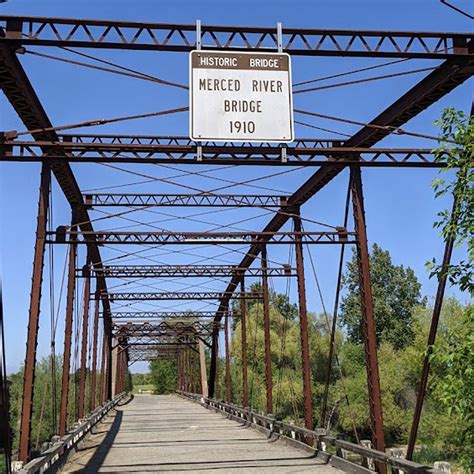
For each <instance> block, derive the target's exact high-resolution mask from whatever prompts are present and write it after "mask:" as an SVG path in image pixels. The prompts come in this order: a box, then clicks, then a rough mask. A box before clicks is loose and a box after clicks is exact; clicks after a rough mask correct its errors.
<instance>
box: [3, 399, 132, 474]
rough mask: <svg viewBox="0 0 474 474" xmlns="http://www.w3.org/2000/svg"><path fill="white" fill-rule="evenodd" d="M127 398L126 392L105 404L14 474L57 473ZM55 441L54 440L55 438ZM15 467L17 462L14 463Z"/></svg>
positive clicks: (13, 470)
mask: <svg viewBox="0 0 474 474" xmlns="http://www.w3.org/2000/svg"><path fill="white" fill-rule="evenodd" d="M125 396H126V392H123V393H121V394H120V395H117V396H116V397H115V398H114V399H113V400H111V401H109V402H107V403H105V404H104V405H102V406H101V407H99V408H97V409H96V410H94V411H93V412H92V413H91V414H90V415H88V416H87V417H86V418H84V420H83V421H82V423H79V424H75V425H74V427H73V428H72V430H71V431H69V432H68V433H67V434H66V435H65V436H64V437H63V438H62V439H61V438H59V437H58V438H59V439H58V440H57V441H52V442H51V443H48V444H50V446H49V448H48V449H46V450H45V451H43V452H42V453H41V454H40V455H39V456H38V457H36V458H34V459H32V460H31V461H30V462H29V463H27V464H25V465H24V466H23V467H21V468H19V469H12V472H14V473H20V474H36V473H43V472H56V471H57V469H59V467H60V466H61V465H62V464H63V463H64V462H65V461H66V457H67V455H68V454H69V453H70V452H71V451H72V450H73V449H74V448H75V447H76V446H77V444H78V443H79V442H80V441H81V440H82V439H83V438H84V436H85V435H86V434H87V433H89V431H90V430H91V429H92V428H93V427H94V426H95V425H96V424H97V423H99V421H101V420H102V418H103V417H104V416H105V415H106V414H107V413H108V412H109V411H110V410H111V409H112V408H114V407H115V406H116V405H117V403H118V402H119V401H120V400H122V399H123V398H124V397H125ZM53 439H54V438H53ZM12 464H13V467H15V466H14V464H15V462H14V463H12Z"/></svg>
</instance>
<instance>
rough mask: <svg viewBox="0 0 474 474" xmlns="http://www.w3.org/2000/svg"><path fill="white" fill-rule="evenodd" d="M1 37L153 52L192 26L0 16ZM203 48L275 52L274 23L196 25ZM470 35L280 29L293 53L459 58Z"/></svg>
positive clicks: (188, 41)
mask: <svg viewBox="0 0 474 474" xmlns="http://www.w3.org/2000/svg"><path fill="white" fill-rule="evenodd" d="M0 26H1V27H2V28H3V29H4V37H3V38H2V39H1V40H0V41H2V42H3V43H5V44H9V45H11V46H13V47H18V46H20V45H35V46H63V47H65V46H67V47H81V48H111V49H115V48H118V49H133V50H152V51H183V52H188V51H192V50H193V49H196V25H192V24H169V23H151V22H132V21H113V20H91V19H76V18H54V17H53V18H52V17H32V16H13V15H1V16H0ZM201 28H202V29H201V40H202V44H203V47H205V49H212V50H221V49H222V50H228V49H232V50H236V51H239V50H257V51H276V50H277V49H278V46H279V45H278V38H277V31H276V28H275V27H251V26H217V25H215V26H212V25H203V26H202V27H201ZM469 38H472V35H470V34H465V33H445V32H441V33H438V32H421V31H416V32H411V31H371V30H343V29H316V28H283V29H282V47H283V50H284V51H286V52H288V53H290V54H292V55H294V56H343V57H350V56H352V57H372V58H377V57H397V58H398V57H401V58H430V59H444V58H448V57H453V58H457V57H464V56H466V55H467V54H468V52H467V48H466V43H467V41H468V39H469Z"/></svg>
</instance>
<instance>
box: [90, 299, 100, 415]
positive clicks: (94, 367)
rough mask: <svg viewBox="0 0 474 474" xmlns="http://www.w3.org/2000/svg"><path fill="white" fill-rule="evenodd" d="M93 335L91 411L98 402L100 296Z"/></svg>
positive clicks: (96, 300) (95, 311)
mask: <svg viewBox="0 0 474 474" xmlns="http://www.w3.org/2000/svg"><path fill="white" fill-rule="evenodd" d="M92 330H93V335H92V376H91V398H90V404H89V411H94V410H95V405H96V400H97V349H98V348H97V345H98V343H99V334H98V332H99V295H96V298H95V306H94V325H93V329H92Z"/></svg>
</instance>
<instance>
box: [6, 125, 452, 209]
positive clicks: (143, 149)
mask: <svg viewBox="0 0 474 474" xmlns="http://www.w3.org/2000/svg"><path fill="white" fill-rule="evenodd" d="M9 133H10V132H8V133H7V134H6V135H7V137H8V134H9ZM11 133H14V132H11ZM157 138H158V139H159V137H157ZM169 140H170V141H173V140H172V137H171V138H170V139H169ZM180 140H181V139H180V137H176V142H179V141H180ZM321 143H322V142H321V140H318V139H314V140H311V139H308V140H298V141H297V142H294V143H290V144H288V145H287V146H285V147H284V151H285V156H286V157H285V159H283V158H282V152H283V147H282V146H280V145H274V144H270V145H268V144H255V143H243V144H235V143H234V144H231V143H226V144H224V145H214V144H211V145H205V144H204V145H199V146H201V151H200V155H199V157H198V153H197V144H196V143H194V142H192V143H190V144H185V145H183V144H176V143H172V144H155V143H153V144H146V145H144V144H141V143H108V142H107V143H102V142H98V141H92V142H87V143H84V142H78V143H68V142H59V143H58V144H59V145H60V146H61V147H62V149H63V150H66V151H67V153H68V154H67V157H64V155H62V156H61V155H59V156H55V155H54V153H49V154H48V155H47V156H46V155H45V154H44V153H43V152H42V149H41V147H43V148H44V147H47V146H53V145H55V144H56V143H54V142H41V141H36V142H33V141H15V140H11V139H8V138H7V139H6V140H4V141H3V143H2V142H0V160H2V161H7V162H13V161H19V162H44V161H47V160H48V161H53V162H54V161H56V160H65V159H67V161H69V162H77V163H148V164H161V163H165V164H186V165H188V164H189V165H192V164H196V165H203V164H207V165H210V164H214V165H223V164H228V165H246V166H254V165H265V166H326V165H334V164H338V165H339V166H347V165H348V164H349V163H353V162H354V160H353V159H352V160H351V158H350V155H354V154H355V155H357V156H359V157H360V159H359V160H358V162H357V164H358V166H362V167H404V168H412V167H421V168H439V167H443V166H445V165H444V164H443V163H442V162H440V161H437V160H436V159H435V155H434V153H433V150H432V149H430V148H378V149H377V148H363V147H351V148H348V147H344V146H342V144H340V145H337V144H335V145H333V146H320V145H321ZM323 144H324V145H327V143H323ZM112 196H114V195H112ZM172 196H173V195H172ZM173 197H174V196H173ZM85 198H86V199H89V200H90V199H91V198H89V197H88V196H85ZM250 198H253V196H250ZM275 198H276V197H275ZM92 199H93V200H92V203H90V204H92V205H111V204H112V203H113V202H114V201H113V200H112V198H109V199H108V201H107V202H106V203H104V202H103V200H101V199H100V198H96V197H93V198H92ZM154 199H156V200H157V204H155V205H167V201H166V200H160V199H159V195H157V197H156V198H152V197H150V199H149V200H148V202H151V203H153V200H154ZM183 199H185V198H183ZM186 199H188V198H186ZM189 199H191V198H189ZM265 199H269V198H268V197H267V198H265ZM126 201H127V200H126V199H125V198H124V199H123V202H126ZM170 201H171V198H170ZM254 201H255V203H252V200H250V199H249V200H248V201H247V200H245V199H244V200H243V203H244V204H246V205H248V206H250V205H257V204H258V200H254ZM132 202H133V201H132ZM134 202H135V203H139V202H140V198H138V197H137V198H136V199H135V201H134ZM171 202H172V201H171ZM188 202H189V204H191V203H192V200H189V201H183V200H182V199H179V195H177V196H176V204H173V205H177V206H179V205H189V204H188ZM199 202H201V203H203V204H202V205H204V203H205V201H204V200H201V201H199ZM213 202H215V203H216V205H231V204H232V200H231V199H229V200H227V201H226V200H224V199H223V198H222V199H221V200H220V201H219V198H214V201H213ZM227 202H228V204H226V203H227ZM234 202H235V205H239V202H240V201H239V200H238V198H237V197H236V200H235V201H234ZM88 204H89V203H88ZM145 204H146V203H145ZM271 204H274V205H277V203H272V202H271ZM271 204H270V205H271ZM170 205H171V204H170Z"/></svg>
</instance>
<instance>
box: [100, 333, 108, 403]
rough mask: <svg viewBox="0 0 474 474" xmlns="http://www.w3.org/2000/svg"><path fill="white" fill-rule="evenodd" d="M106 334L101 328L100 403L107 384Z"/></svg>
mask: <svg viewBox="0 0 474 474" xmlns="http://www.w3.org/2000/svg"><path fill="white" fill-rule="evenodd" d="M107 354H108V351H107V334H106V332H105V328H103V334H102V355H101V359H100V387H99V402H100V404H101V405H103V404H104V402H105V393H106V385H107Z"/></svg>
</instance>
